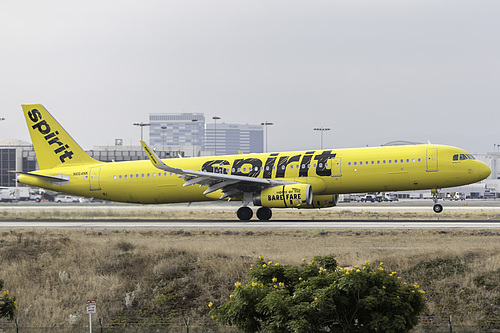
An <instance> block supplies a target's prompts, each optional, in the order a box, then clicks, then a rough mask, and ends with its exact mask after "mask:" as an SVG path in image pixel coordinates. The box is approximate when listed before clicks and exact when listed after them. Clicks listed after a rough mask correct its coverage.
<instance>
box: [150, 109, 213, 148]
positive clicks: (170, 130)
mask: <svg viewBox="0 0 500 333" xmlns="http://www.w3.org/2000/svg"><path fill="white" fill-rule="evenodd" d="M149 123H150V124H151V125H150V128H149V144H150V145H151V146H155V147H157V148H159V147H162V149H161V150H169V149H168V147H174V146H187V145H189V146H191V147H192V148H193V149H192V151H191V152H190V151H189V150H188V151H186V154H187V155H188V156H199V155H200V152H201V151H202V150H203V149H204V148H203V147H204V137H205V116H204V115H203V113H151V114H149ZM163 147H165V148H163ZM174 150H175V149H174Z"/></svg>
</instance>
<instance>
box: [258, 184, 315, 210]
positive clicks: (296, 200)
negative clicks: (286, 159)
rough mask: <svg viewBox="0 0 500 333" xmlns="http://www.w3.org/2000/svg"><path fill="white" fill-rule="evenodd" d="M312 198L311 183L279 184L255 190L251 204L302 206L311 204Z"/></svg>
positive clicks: (272, 206) (286, 206)
mask: <svg viewBox="0 0 500 333" xmlns="http://www.w3.org/2000/svg"><path fill="white" fill-rule="evenodd" d="M312 198H313V194H312V188H311V185H308V184H292V185H281V186H274V187H270V188H266V189H264V190H262V191H259V192H255V193H254V195H253V204H254V205H255V206H264V207H270V208H302V207H305V206H308V205H311V204H312V201H311V200H312Z"/></svg>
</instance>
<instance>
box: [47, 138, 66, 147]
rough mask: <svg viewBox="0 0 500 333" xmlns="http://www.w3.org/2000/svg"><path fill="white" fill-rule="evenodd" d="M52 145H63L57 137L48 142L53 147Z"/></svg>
mask: <svg viewBox="0 0 500 333" xmlns="http://www.w3.org/2000/svg"><path fill="white" fill-rule="evenodd" d="M54 143H57V144H58V145H59V146H62V145H64V143H62V142H61V141H59V138H58V137H57V136H56V137H55V138H53V139H52V140H50V141H49V145H53V144H54Z"/></svg>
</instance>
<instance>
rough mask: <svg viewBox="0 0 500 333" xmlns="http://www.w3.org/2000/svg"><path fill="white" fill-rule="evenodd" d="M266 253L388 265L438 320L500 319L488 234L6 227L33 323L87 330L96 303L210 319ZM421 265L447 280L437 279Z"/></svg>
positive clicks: (492, 237)
mask: <svg viewBox="0 0 500 333" xmlns="http://www.w3.org/2000/svg"><path fill="white" fill-rule="evenodd" d="M259 255H264V256H265V257H266V258H269V259H270V260H273V261H274V262H280V263H282V264H292V265H298V264H300V262H301V259H302V258H308V259H311V258H312V257H313V256H316V255H335V257H336V258H337V260H338V262H339V263H340V265H342V266H355V265H362V264H363V263H364V261H365V260H370V262H373V263H377V264H378V262H380V261H383V262H384V265H385V266H386V267H387V269H390V270H394V271H396V272H398V274H400V275H401V276H403V278H407V279H409V278H412V279H413V278H414V279H416V280H417V281H416V282H419V283H420V284H421V285H422V286H423V289H425V290H428V293H427V295H428V298H429V300H428V313H429V314H434V315H441V314H445V315H449V314H453V315H454V316H455V317H456V316H462V317H464V318H485V317H488V318H490V317H491V318H494V317H495V316H498V313H499V309H500V307H499V306H500V290H498V288H496V289H495V288H488V287H485V286H483V285H479V284H478V282H477V281H478V277H481V274H485V273H487V272H493V273H491V274H493V275H492V276H493V277H491V276H489V275H488V276H487V277H485V279H493V281H495V280H494V279H495V277H496V275H495V274H496V273H494V272H496V271H498V272H500V235H499V234H497V233H493V232H484V231H483V232H480V231H476V232H474V231H460V230H455V231H452V232H446V233H443V232H439V231H419V230H413V231H376V232H370V231H330V232H324V231H319V230H316V231H313V230H309V231H306V230H303V231H282V230H273V231H264V232H258V231H224V230H218V231H214V230H210V231H207V230H192V231H189V232H187V231H181V230H179V231H168V230H166V231H165V230H161V231H160V230H158V231H152V230H147V231H141V230H133V231H124V230H71V231H65V230H53V229H51V230H46V231H38V230H37V231H34V230H33V231H26V230H24V231H22V230H16V231H9V230H4V231H3V233H2V234H1V237H0V264H1V267H2V268H1V270H0V278H2V279H4V281H5V286H6V287H7V288H9V289H10V291H11V294H13V295H16V296H17V300H18V304H19V312H18V318H19V321H20V323H22V324H24V325H36V326H63V325H68V324H69V323H70V321H72V322H73V323H75V324H78V325H81V324H85V322H86V321H87V320H88V318H87V316H86V315H85V314H84V312H85V301H86V300H87V299H96V300H97V306H98V316H99V317H103V318H105V322H107V323H110V322H124V321H134V320H139V321H149V322H158V321H164V320H170V319H173V318H178V317H179V316H186V317H187V316H189V317H191V318H198V319H207V316H206V314H207V310H208V308H207V306H206V305H207V303H208V302H209V301H214V302H216V303H217V302H221V301H224V300H226V299H227V297H228V295H229V293H230V291H231V290H232V288H233V287H234V282H235V281H238V280H240V281H244V280H245V278H246V274H247V269H248V267H249V265H250V264H251V263H253V262H254V261H255V260H256V259H257V257H258V256H259ZM449 258H452V259H450V260H451V261H450V262H451V264H450V262H449V261H446V260H447V259H449ZM453 258H455V259H453ZM441 259H446V260H445V261H444V262H445V264H443V262H440V261H439V260H441ZM436 260H437V261H436ZM422 263H424V264H425V263H428V266H429V267H431V266H432V267H434V268H435V272H437V273H435V274H438V275H436V276H435V277H434V278H433V279H432V280H431V281H430V282H429V281H428V282H425V281H424V280H425V277H426V274H427V275H428V274H430V272H431V271H425V270H419V269H417V268H418V267H420V266H418V265H419V264H420V265H421V266H422ZM447 265H448V266H447ZM450 265H455V266H450ZM416 267H417V268H416ZM457 267H458V268H461V267H466V270H465V271H463V272H458V271H456V270H455V269H456V268H457ZM63 272H64V273H63ZM439 272H442V274H441V275H439V274H440V273H439ZM498 280H499V281H500V276H499V278H498ZM488 281H490V280H488ZM409 282H412V283H413V282H414V281H409ZM127 295H128V296H127ZM495 302H496V303H495ZM488 311H489V313H490V314H488V313H487V312H488Z"/></svg>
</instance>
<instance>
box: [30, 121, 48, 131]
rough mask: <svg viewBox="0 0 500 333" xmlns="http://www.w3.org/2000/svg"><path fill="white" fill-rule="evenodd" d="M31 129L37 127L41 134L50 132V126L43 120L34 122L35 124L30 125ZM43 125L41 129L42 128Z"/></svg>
mask: <svg viewBox="0 0 500 333" xmlns="http://www.w3.org/2000/svg"><path fill="white" fill-rule="evenodd" d="M31 127H33V129H37V130H38V131H39V132H40V133H42V134H48V133H50V126H49V124H47V122H46V121H45V120H42V121H41V122H39V123H36V124H35V125H33V126H31ZM42 127H43V129H42Z"/></svg>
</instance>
